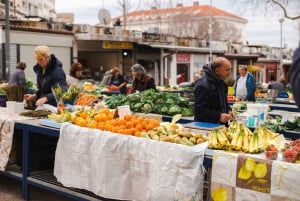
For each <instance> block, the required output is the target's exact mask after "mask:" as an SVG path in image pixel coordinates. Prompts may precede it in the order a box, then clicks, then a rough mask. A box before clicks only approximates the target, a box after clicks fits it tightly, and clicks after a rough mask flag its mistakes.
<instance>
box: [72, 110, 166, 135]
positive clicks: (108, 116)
mask: <svg viewBox="0 0 300 201" xmlns="http://www.w3.org/2000/svg"><path fill="white" fill-rule="evenodd" d="M113 117H114V113H113V112H111V111H110V110H109V109H102V110H100V111H98V112H96V113H94V114H93V115H89V113H88V112H86V111H78V112H77V113H76V114H75V115H73V118H72V122H73V123H74V124H76V125H78V126H81V127H89V128H97V129H100V130H106V131H111V132H114V133H119V134H124V135H133V136H138V137H140V136H141V133H142V132H144V131H149V130H152V129H153V128H156V127H158V126H159V125H160V122H159V121H158V120H156V119H151V118H145V117H142V116H136V115H131V114H127V115H125V116H124V117H123V118H113Z"/></svg>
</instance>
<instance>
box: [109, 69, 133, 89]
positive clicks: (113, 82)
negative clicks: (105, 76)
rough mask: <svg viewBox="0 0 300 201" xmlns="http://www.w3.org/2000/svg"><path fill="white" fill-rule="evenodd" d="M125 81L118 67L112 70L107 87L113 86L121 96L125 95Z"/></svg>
mask: <svg viewBox="0 0 300 201" xmlns="http://www.w3.org/2000/svg"><path fill="white" fill-rule="evenodd" d="M127 82H128V81H127V79H126V77H125V75H122V74H121V73H120V69H119V68H118V67H114V68H113V75H112V77H111V78H110V81H109V85H110V86H115V87H117V89H119V91H120V93H121V94H126V93H127V87H126V85H127Z"/></svg>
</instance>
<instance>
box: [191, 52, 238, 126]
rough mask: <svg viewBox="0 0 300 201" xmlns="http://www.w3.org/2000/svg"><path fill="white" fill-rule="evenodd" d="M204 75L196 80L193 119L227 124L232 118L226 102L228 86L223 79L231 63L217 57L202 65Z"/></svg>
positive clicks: (227, 73) (229, 73)
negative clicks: (211, 61)
mask: <svg viewBox="0 0 300 201" xmlns="http://www.w3.org/2000/svg"><path fill="white" fill-rule="evenodd" d="M203 70H204V76H203V77H202V78H200V80H198V81H197V82H196V86H195V91H194V97H195V103H194V113H195V116H194V120H195V121H202V122H209V123H221V124H227V122H228V121H229V120H230V119H232V118H233V114H232V113H231V111H230V108H229V105H228V102H227V92H228V87H227V85H226V83H225V82H224V80H225V79H226V78H227V77H229V76H230V75H231V71H232V68H231V63H230V61H229V60H228V59H226V58H224V57H217V58H216V59H215V60H214V61H213V63H211V64H207V65H205V66H204V67H203Z"/></svg>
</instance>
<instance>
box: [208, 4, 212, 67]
mask: <svg viewBox="0 0 300 201" xmlns="http://www.w3.org/2000/svg"><path fill="white" fill-rule="evenodd" d="M209 15H210V18H209V27H208V34H209V61H210V62H212V0H210V7H209Z"/></svg>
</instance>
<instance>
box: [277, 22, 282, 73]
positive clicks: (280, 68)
mask: <svg viewBox="0 0 300 201" xmlns="http://www.w3.org/2000/svg"><path fill="white" fill-rule="evenodd" d="M283 22H284V18H280V19H279V23H280V58H279V59H280V61H279V71H278V73H277V75H278V77H280V76H281V73H282V72H283V69H282V57H283V55H282V23H283Z"/></svg>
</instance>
